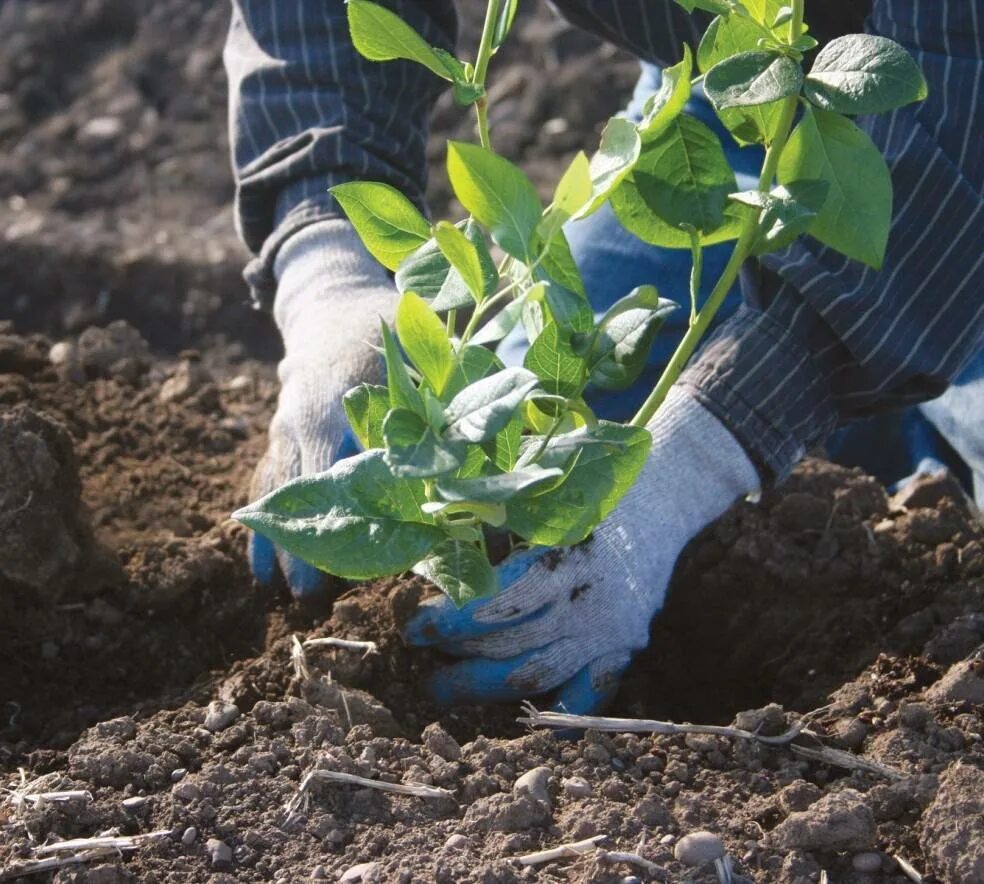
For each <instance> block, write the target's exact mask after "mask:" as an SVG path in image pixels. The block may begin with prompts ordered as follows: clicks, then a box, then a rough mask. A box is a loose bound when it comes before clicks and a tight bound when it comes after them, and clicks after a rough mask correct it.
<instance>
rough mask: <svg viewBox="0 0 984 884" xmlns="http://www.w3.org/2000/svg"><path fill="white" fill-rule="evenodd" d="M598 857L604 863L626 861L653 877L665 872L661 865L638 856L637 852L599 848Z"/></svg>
mask: <svg viewBox="0 0 984 884" xmlns="http://www.w3.org/2000/svg"><path fill="white" fill-rule="evenodd" d="M598 859H599V860H600V861H601V862H605V863H628V864H629V865H630V866H639V868H641V869H645V871H646V873H647V874H649V875H652V876H653V877H656V876H657V875H662V874H663V873H664V872H665V869H664V868H663V867H662V866H658V865H656V863H654V862H651V861H650V860H648V859H645V858H644V857H641V856H639V854H638V853H626V852H624V851H621V850H600V851H598Z"/></svg>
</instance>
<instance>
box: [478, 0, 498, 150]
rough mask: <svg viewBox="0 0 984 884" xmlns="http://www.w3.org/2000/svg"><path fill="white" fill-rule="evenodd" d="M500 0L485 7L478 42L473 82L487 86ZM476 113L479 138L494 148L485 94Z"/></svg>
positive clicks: (490, 2)
mask: <svg viewBox="0 0 984 884" xmlns="http://www.w3.org/2000/svg"><path fill="white" fill-rule="evenodd" d="M499 4H500V0H488V6H487V7H486V9H485V24H484V25H483V26H482V39H481V41H480V42H479V44H478V55H477V57H476V58H475V76H474V79H473V81H472V82H474V83H475V84H476V85H477V86H481V87H483V88H484V87H485V76H486V74H487V73H488V70H489V61H490V60H491V58H492V40H493V38H494V37H495V28H496V25H497V24H498V22H499ZM475 115H476V117H477V118H478V140H479V143H480V144H481V145H482V147H484V148H485V149H486V150H491V149H492V138H491V135H490V133H489V100H488V98H486V97H485V96H484V95H483V96H482V97H481V98H479V99H478V101H476V102H475Z"/></svg>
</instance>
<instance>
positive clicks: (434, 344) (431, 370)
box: [396, 292, 455, 396]
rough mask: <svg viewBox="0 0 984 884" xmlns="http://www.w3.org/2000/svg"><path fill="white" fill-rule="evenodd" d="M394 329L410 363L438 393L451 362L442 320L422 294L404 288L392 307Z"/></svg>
mask: <svg viewBox="0 0 984 884" xmlns="http://www.w3.org/2000/svg"><path fill="white" fill-rule="evenodd" d="M396 333H397V334H398V335H399V337H400V345H401V346H402V347H403V350H404V352H405V353H406V354H407V356H408V357H409V358H410V361H411V362H412V363H413V365H414V367H415V368H416V369H417V371H419V372H420V373H421V374H422V375H423V376H424V379H425V380H426V381H427V383H428V384H430V386H431V389H432V390H433V391H434V392H435V393H436V394H437V395H438V396H440V395H441V394H442V393H443V392H444V387H445V385H446V384H447V382H448V379H449V378H450V377H451V372H452V371H453V370H454V363H455V360H454V352H453V351H452V349H451V342H450V341H449V340H448V336H447V333H446V332H445V329H444V323H443V322H441V320H440V318H439V317H438V315H437V314H436V313H435V312H434V311H433V310H432V309H431V308H430V307H429V306H428V305H427V302H426V301H425V300H424V299H423V298H421V297H420V296H419V295H416V294H414V293H413V292H407V293H406V294H405V295H403V296H402V297H401V298H400V301H399V303H398V304H397V307H396Z"/></svg>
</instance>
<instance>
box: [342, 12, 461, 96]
mask: <svg viewBox="0 0 984 884" xmlns="http://www.w3.org/2000/svg"><path fill="white" fill-rule="evenodd" d="M345 6H346V11H347V13H348V23H349V32H350V33H351V35H352V44H353V45H354V46H355V48H356V49H358V50H359V52H360V53H361V54H362V55H363V56H365V57H366V58H368V59H370V60H371V61H393V60H395V59H398V58H402V59H405V60H407V61H415V62H417V63H418V64H422V65H423V66H424V67H425V68H427V69H429V70H430V71H431V72H433V73H435V74H437V76H439V77H441V78H443V79H445V80H451V81H456V82H463V81H464V66H463V65H462V64H461V62H460V61H458V59H456V58H454V56H451V55H449V54H448V53H447V52H445V51H444V50H441V49H435V48H434V47H433V46H431V45H430V44H429V43H427V41H426V40H424V38H423V37H421V36H420V34H418V33H417V32H416V31H415V30H414V29H413V28H411V27H410V25H408V24H407V23H406V22H405V21H403V19H402V18H400V16H398V15H397V14H396V13H394V12H391V11H390V10H388V9H386V8H385V7H383V6H380V5H379V4H377V3H370V2H368V0H347V2H346V4H345Z"/></svg>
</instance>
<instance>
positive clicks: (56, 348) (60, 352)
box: [48, 341, 75, 365]
mask: <svg viewBox="0 0 984 884" xmlns="http://www.w3.org/2000/svg"><path fill="white" fill-rule="evenodd" d="M48 361H49V362H50V363H51V364H52V365H65V364H66V363H68V362H74V361H75V345H74V344H72V343H70V342H69V341H59V342H58V343H57V344H52V346H51V349H50V350H49V351H48Z"/></svg>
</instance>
